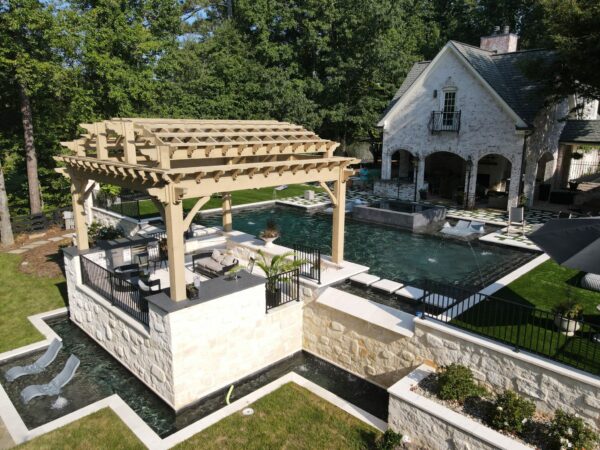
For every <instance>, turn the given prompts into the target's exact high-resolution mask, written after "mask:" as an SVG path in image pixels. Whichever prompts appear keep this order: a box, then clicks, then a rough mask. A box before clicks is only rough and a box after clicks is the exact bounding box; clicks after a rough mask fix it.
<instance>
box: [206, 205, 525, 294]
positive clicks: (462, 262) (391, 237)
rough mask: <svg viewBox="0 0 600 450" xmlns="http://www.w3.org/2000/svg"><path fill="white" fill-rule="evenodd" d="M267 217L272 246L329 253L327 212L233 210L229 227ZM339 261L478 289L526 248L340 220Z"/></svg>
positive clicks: (252, 229) (209, 221)
mask: <svg viewBox="0 0 600 450" xmlns="http://www.w3.org/2000/svg"><path fill="white" fill-rule="evenodd" d="M270 219H273V220H275V222H276V223H277V224H278V226H279V228H280V231H281V237H280V238H279V239H278V240H277V242H276V243H277V244H281V245H284V246H288V247H291V246H292V245H293V244H294V243H302V244H305V245H310V246H313V247H318V248H320V250H321V251H322V252H323V253H325V254H331V230H332V218H331V215H328V214H324V213H321V212H317V213H308V212H305V211H304V210H301V209H298V208H291V207H282V206H277V207H270V208H260V209H248V210H238V211H234V212H233V227H234V229H235V230H239V231H243V232H245V233H250V234H253V235H255V236H258V234H259V233H260V232H261V231H262V230H263V229H264V228H265V226H266V224H267V221H268V220H270ZM197 220H198V222H200V223H202V224H204V225H220V224H221V220H222V219H221V215H220V214H214V215H207V216H204V217H198V218H197ZM344 251H345V259H347V260H349V261H353V262H356V263H358V264H363V265H365V266H369V267H370V273H372V274H375V275H377V276H380V277H382V278H388V279H391V280H396V281H399V282H404V283H412V284H415V285H418V284H420V283H421V282H422V281H423V280H434V281H437V282H442V283H451V284H460V285H462V286H465V287H470V286H475V287H482V286H484V285H487V284H489V283H491V282H493V281H495V280H497V279H499V278H501V277H502V276H504V275H505V274H506V273H508V272H510V271H512V270H514V269H515V268H516V267H518V266H520V265H522V264H524V263H525V262H527V261H529V260H531V259H532V258H533V257H534V256H535V255H534V254H533V253H531V252H527V251H521V250H516V249H512V248H508V247H500V246H495V245H488V244H482V243H479V242H466V241H459V240H457V239H453V238H449V237H442V236H438V235H429V234H418V233H412V232H410V231H405V230H400V229H397V228H391V227H386V226H383V225H376V224H372V223H364V222H359V221H355V220H352V219H351V218H350V217H347V218H346V233H345V249H344Z"/></svg>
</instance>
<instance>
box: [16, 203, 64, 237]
mask: <svg viewBox="0 0 600 450" xmlns="http://www.w3.org/2000/svg"><path fill="white" fill-rule="evenodd" d="M70 209H71V208H57V209H53V210H52V211H47V212H44V213H40V214H30V215H23V216H14V217H11V218H10V222H11V225H12V230H13V233H15V234H19V233H31V232H34V231H44V230H47V229H48V228H51V227H53V226H60V227H64V225H65V220H64V218H63V212H64V211H70Z"/></svg>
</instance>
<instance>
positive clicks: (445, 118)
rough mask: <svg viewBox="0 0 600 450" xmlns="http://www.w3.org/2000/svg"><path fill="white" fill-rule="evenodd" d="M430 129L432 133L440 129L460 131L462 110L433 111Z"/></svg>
mask: <svg viewBox="0 0 600 450" xmlns="http://www.w3.org/2000/svg"><path fill="white" fill-rule="evenodd" d="M430 129H431V132H432V133H437V132H440V131H453V132H455V133H458V132H459V131H460V111H452V112H446V111H431V123H430Z"/></svg>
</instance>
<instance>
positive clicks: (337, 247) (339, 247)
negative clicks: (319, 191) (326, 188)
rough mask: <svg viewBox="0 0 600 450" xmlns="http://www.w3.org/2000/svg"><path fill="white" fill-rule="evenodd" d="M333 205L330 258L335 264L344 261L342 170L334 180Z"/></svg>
mask: <svg viewBox="0 0 600 450" xmlns="http://www.w3.org/2000/svg"><path fill="white" fill-rule="evenodd" d="M334 193H335V203H336V204H335V206H334V208H333V233H332V237H331V259H332V260H333V262H334V263H336V264H341V263H342V262H343V261H344V225H345V220H346V180H345V179H344V172H343V171H340V177H339V178H338V180H337V181H336V182H335V186H334Z"/></svg>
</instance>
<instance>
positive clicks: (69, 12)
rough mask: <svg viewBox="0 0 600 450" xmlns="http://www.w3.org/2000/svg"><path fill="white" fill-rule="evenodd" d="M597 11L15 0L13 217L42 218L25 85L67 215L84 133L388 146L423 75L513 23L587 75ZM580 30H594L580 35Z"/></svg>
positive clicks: (54, 192)
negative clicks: (203, 125)
mask: <svg viewBox="0 0 600 450" xmlns="http://www.w3.org/2000/svg"><path fill="white" fill-rule="evenodd" d="M586 2H588V3H590V5H591V4H592V3H594V2H592V0H578V1H577V2H576V3H577V4H578V5H579V6H580V9H581V14H579V15H577V14H575V13H573V14H570V15H567V14H563V13H561V11H560V8H558V7H557V6H556V5H555V4H554V3H560V2H553V0H545V1H544V2H539V1H536V0H501V1H492V0H425V1H423V0H336V1H333V0H291V1H290V0H286V1H283V0H138V1H135V2H131V1H125V0H5V1H4V2H0V119H1V120H0V162H1V163H2V167H3V168H4V171H5V176H6V184H7V188H8V191H9V200H10V205H11V208H12V210H11V212H12V213H13V214H16V213H26V212H28V207H29V203H28V196H27V178H26V176H25V170H24V168H25V156H24V155H25V153H24V152H23V148H24V142H23V129H22V127H23V125H22V123H21V119H20V113H19V111H20V110H19V108H20V104H19V95H18V86H19V83H21V84H22V85H23V86H24V87H25V89H26V91H27V93H28V94H29V97H30V100H31V109H32V115H33V125H34V127H33V130H34V131H33V133H34V135H35V143H36V149H37V153H38V160H39V162H40V164H39V166H40V168H39V174H40V184H41V187H42V197H43V199H44V205H45V206H46V207H51V206H60V205H63V204H67V203H68V190H67V186H66V183H65V182H64V181H63V180H61V178H60V177H57V176H55V175H54V174H53V172H52V168H53V164H54V163H53V160H52V156H53V155H55V154H56V153H57V152H60V151H62V150H61V148H60V145H59V142H60V141H63V140H69V139H72V138H74V137H75V135H76V134H77V132H78V130H77V124H78V123H81V122H87V121H93V120H100V119H106V118H110V117H127V116H149V117H175V118H176V117H189V118H224V119H250V118H253V119H277V120H286V121H291V122H295V123H298V124H301V125H303V126H305V127H307V128H309V129H312V130H314V131H316V132H317V133H319V134H320V135H322V136H323V137H326V138H330V139H335V140H338V141H340V142H342V144H343V145H342V148H344V146H345V145H347V144H351V143H353V142H356V141H363V140H372V139H376V138H377V136H378V133H379V131H378V129H377V128H376V127H375V124H376V122H377V119H378V117H379V116H380V114H381V113H382V111H383V109H384V108H385V106H386V104H387V103H388V101H389V100H390V98H391V97H392V96H393V94H394V92H395V91H396V89H397V88H398V86H399V85H400V84H401V83H402V80H403V79H404V77H405V76H406V74H407V72H408V71H409V70H410V68H411V66H412V65H413V63H414V62H415V61H418V60H423V59H430V58H432V57H433V56H434V55H435V54H436V53H437V51H438V50H439V49H440V47H441V46H442V45H443V44H444V43H445V42H446V41H447V40H449V39H455V40H459V41H463V42H467V43H471V44H475V45H478V43H479V37H480V36H482V35H485V34H489V32H490V31H491V29H492V27H493V26H494V25H500V26H502V25H509V26H511V28H512V29H513V30H515V31H516V32H518V33H519V34H520V35H521V36H522V39H521V46H525V47H529V48H531V47H538V46H543V45H556V46H557V47H558V48H559V49H561V51H563V52H564V54H565V55H566V57H569V58H572V59H570V60H569V61H570V63H571V64H580V65H579V66H578V67H583V57H580V56H578V55H574V53H576V52H575V50H574V49H575V48H576V47H578V46H580V45H590V46H592V47H593V48H595V49H596V52H597V49H598V44H597V43H598V42H600V40H598V39H595V41H594V42H590V41H589V39H587V38H586V34H585V33H586V31H585V30H588V31H590V33H596V34H595V35H594V36H596V37H597V33H598V31H597V30H598V29H600V28H599V27H597V26H596V27H595V29H594V28H593V25H594V20H596V22H597V19H594V18H593V17H592V16H593V15H594V14H595V17H596V18H597V17H598V16H599V15H598V10H597V8H598V6H597V5H596V9H595V10H594V9H593V8H592V6H593V5H591V6H590V10H593V11H595V13H593V12H590V13H589V15H588V14H587V13H585V14H584V11H583V10H584V9H585V8H584V7H585V6H586V4H587V3H586ZM562 3H564V2H562ZM569 3H570V2H569ZM550 17H551V18H550ZM559 20H562V22H559ZM580 20H582V21H583V23H585V26H586V28H584V29H582V30H579V31H576V30H577V28H578V26H577V24H578V23H579V21H580ZM553 21H556V23H562V25H560V26H558V25H557V26H556V27H554V28H549V24H551V23H553ZM546 29H549V30H553V31H551V32H544V31H545V30H546ZM565 29H568V31H565ZM560 32H562V33H563V34H560ZM569 33H572V35H571V34H569ZM561 36H564V39H563V38H561ZM596 57H597V54H596ZM596 60H597V59H596ZM586 73H587V72H586ZM589 73H590V75H591V73H592V72H591V71H590V72H589ZM578 80H581V81H586V82H587V81H589V79H588V78H587V77H583V75H582V76H579V78H578Z"/></svg>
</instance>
